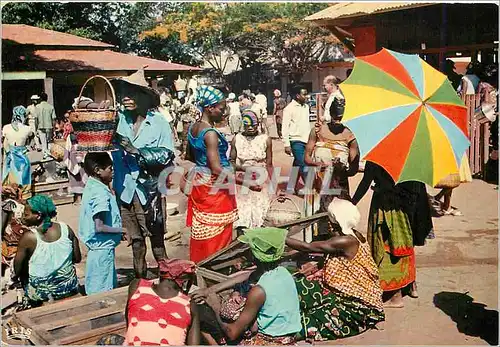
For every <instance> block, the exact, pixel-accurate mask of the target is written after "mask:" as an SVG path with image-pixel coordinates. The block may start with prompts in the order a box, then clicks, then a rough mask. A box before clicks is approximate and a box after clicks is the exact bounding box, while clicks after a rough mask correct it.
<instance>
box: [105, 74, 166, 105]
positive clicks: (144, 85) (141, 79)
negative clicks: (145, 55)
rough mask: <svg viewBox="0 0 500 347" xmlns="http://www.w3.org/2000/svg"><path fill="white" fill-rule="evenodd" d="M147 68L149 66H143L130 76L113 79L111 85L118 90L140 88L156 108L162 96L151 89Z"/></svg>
mask: <svg viewBox="0 0 500 347" xmlns="http://www.w3.org/2000/svg"><path fill="white" fill-rule="evenodd" d="M146 67H147V65H145V66H143V67H142V68H140V69H139V70H137V71H136V72H134V73H133V74H132V75H130V76H127V77H116V78H113V79H111V84H112V85H113V87H114V88H116V89H118V90H120V89H122V88H127V87H139V88H140V89H141V90H142V91H143V92H144V93H145V94H146V95H148V96H149V97H150V100H151V106H152V107H156V106H158V105H160V94H159V93H158V92H157V91H156V90H155V89H153V88H151V87H150V86H149V84H148V81H146V77H145V75H144V69H145V68H146Z"/></svg>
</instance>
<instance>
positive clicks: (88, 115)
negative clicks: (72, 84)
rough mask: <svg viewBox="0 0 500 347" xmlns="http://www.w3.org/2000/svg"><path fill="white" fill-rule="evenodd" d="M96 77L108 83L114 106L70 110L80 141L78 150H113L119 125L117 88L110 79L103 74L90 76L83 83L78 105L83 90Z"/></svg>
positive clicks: (77, 137) (74, 128)
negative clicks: (113, 142) (114, 138)
mask: <svg viewBox="0 0 500 347" xmlns="http://www.w3.org/2000/svg"><path fill="white" fill-rule="evenodd" d="M95 78H102V79H103V80H104V81H105V82H106V84H107V85H108V87H109V89H110V90H111V95H112V97H113V106H112V107H111V108H109V109H97V110H96V109H82V108H77V109H75V110H74V111H72V112H70V114H69V120H70V122H71V125H72V126H73V130H74V132H75V135H76V140H77V142H78V148H77V150H78V151H82V152H105V151H111V150H113V144H112V141H113V136H114V135H115V131H116V125H117V113H116V110H117V106H116V95H115V90H114V89H113V86H112V85H111V83H110V82H109V81H108V79H107V78H106V77H104V76H101V75H95V76H92V77H90V78H89V79H88V80H87V81H86V82H85V84H84V85H83V87H82V90H81V91H80V95H79V96H78V100H77V101H76V105H77V107H78V104H79V103H80V98H81V97H82V93H83V90H84V89H85V87H86V86H87V84H88V83H89V82H90V81H91V80H93V79H95Z"/></svg>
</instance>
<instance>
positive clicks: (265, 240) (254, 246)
mask: <svg viewBox="0 0 500 347" xmlns="http://www.w3.org/2000/svg"><path fill="white" fill-rule="evenodd" d="M287 234H288V230H286V229H278V228H255V229H247V230H245V234H244V235H241V236H240V237H238V240H240V241H241V242H243V243H246V244H248V245H249V246H250V250H251V251H252V254H253V255H254V257H255V258H257V259H258V260H259V261H261V262H263V263H270V262H273V261H276V260H279V259H280V258H281V256H282V255H283V252H284V250H285V239H286V235H287Z"/></svg>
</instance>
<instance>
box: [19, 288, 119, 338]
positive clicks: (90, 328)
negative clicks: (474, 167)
mask: <svg viewBox="0 0 500 347" xmlns="http://www.w3.org/2000/svg"><path fill="white" fill-rule="evenodd" d="M127 297H128V287H122V288H118V289H114V290H111V291H109V292H106V293H101V294H96V295H89V296H82V297H78V298H71V299H66V300H64V301H61V302H57V303H53V304H48V305H46V306H42V307H39V308H34V309H31V310H27V311H22V312H17V313H14V314H13V319H12V320H13V324H14V325H16V326H18V327H19V328H21V327H22V328H24V330H26V329H31V331H30V333H29V334H27V335H28V339H29V340H30V342H31V343H33V344H35V345H95V344H96V342H97V341H98V340H99V339H100V338H101V337H102V336H104V335H107V334H113V333H115V334H121V335H123V334H125V331H126V326H125V306H126V303H127Z"/></svg>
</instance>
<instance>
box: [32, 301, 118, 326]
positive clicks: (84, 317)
mask: <svg viewBox="0 0 500 347" xmlns="http://www.w3.org/2000/svg"><path fill="white" fill-rule="evenodd" d="M125 305H126V302H117V303H116V304H114V305H113V306H111V307H107V308H104V309H101V310H97V311H92V312H87V313H84V314H80V315H78V316H73V317H67V318H65V319H59V320H57V321H55V322H49V323H45V324H40V325H37V327H36V329H37V330H47V331H51V330H55V329H58V328H63V327H67V326H70V325H76V324H78V323H81V322H85V321H88V320H91V319H96V318H100V317H105V316H110V315H113V314H115V313H120V312H124V311H125ZM117 306H118V307H117Z"/></svg>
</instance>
